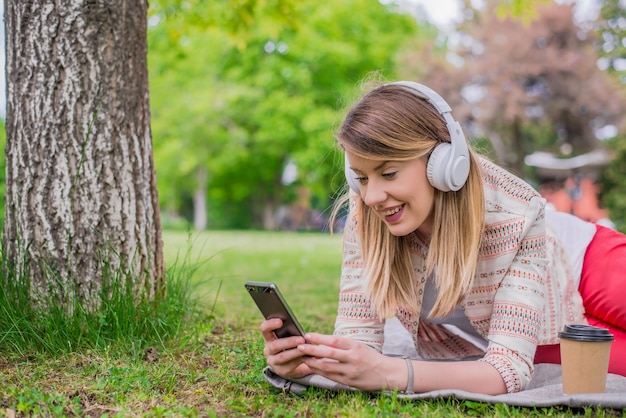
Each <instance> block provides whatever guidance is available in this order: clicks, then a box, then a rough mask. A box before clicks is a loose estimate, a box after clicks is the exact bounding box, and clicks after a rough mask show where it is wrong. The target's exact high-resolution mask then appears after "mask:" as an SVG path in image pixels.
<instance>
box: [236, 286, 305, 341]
mask: <svg viewBox="0 0 626 418" xmlns="http://www.w3.org/2000/svg"><path fill="white" fill-rule="evenodd" d="M245 286H246V290H247V291H248V294H249V295H250V296H251V297H252V299H253V300H254V302H255V303H256V306H257V307H258V308H259V310H260V311H261V313H262V314H263V316H264V317H265V319H270V318H280V319H281V320H282V321H283V326H282V327H280V328H279V329H277V330H274V334H276V336H277V337H278V338H284V337H292V336H298V335H300V336H304V331H303V330H302V327H301V326H300V323H299V322H298V320H297V319H296V317H295V315H294V314H293V312H291V309H289V305H287V302H286V301H285V298H283V295H282V294H281V293H280V291H279V290H278V286H276V284H275V283H271V282H246V284H245Z"/></svg>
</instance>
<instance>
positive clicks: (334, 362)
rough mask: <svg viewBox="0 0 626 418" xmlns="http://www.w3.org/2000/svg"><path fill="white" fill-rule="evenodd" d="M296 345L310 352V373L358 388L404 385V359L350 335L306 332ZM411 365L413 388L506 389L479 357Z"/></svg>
mask: <svg viewBox="0 0 626 418" xmlns="http://www.w3.org/2000/svg"><path fill="white" fill-rule="evenodd" d="M306 339H307V342H309V343H310V344H301V345H299V346H298V350H300V351H301V352H302V353H303V354H305V355H307V356H309V357H307V358H306V359H305V360H304V363H305V364H306V365H307V366H308V367H309V369H310V370H311V371H312V372H313V373H317V374H320V375H323V376H325V377H327V378H329V379H331V380H334V381H336V382H340V383H343V384H346V385H349V386H352V387H355V388H358V389H361V390H370V391H371V390H395V389H397V390H400V391H405V390H406V389H407V382H408V380H409V379H408V376H409V371H408V367H407V363H406V360H405V359H402V358H397V357H386V356H383V355H382V354H380V353H378V352H377V351H375V350H372V349H370V348H369V347H367V346H365V345H363V344H361V343H359V342H358V341H354V340H351V339H349V338H341V337H337V336H330V335H322V334H315V333H309V334H307V335H306ZM412 365H413V376H414V378H413V391H414V392H418V393H419V392H429V391H432V390H439V389H460V390H465V391H468V392H475V393H484V394H489V395H497V394H502V393H506V392H507V388H506V385H505V384H504V381H503V380H502V377H501V376H500V373H498V371H497V370H496V369H495V368H494V367H493V366H491V365H490V364H488V363H485V362H479V361H458V362H457V361H446V362H443V361H417V360H412Z"/></svg>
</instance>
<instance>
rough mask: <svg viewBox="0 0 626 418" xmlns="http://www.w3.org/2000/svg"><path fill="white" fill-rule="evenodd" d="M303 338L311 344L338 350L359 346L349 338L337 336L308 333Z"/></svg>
mask: <svg viewBox="0 0 626 418" xmlns="http://www.w3.org/2000/svg"><path fill="white" fill-rule="evenodd" d="M304 338H305V339H306V340H307V342H309V343H311V344H317V345H325V346H328V347H334V348H337V349H340V350H350V349H351V348H354V346H355V344H359V343H358V342H356V341H354V340H351V339H350V338H345V337H339V336H337V335H325V334H318V333H316V332H308V333H307V334H306V335H305V336H304Z"/></svg>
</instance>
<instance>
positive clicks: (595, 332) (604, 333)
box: [559, 324, 614, 341]
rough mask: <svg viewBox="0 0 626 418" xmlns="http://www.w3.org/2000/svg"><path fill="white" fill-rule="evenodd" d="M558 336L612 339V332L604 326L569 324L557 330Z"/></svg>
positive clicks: (597, 339)
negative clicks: (559, 330)
mask: <svg viewBox="0 0 626 418" xmlns="http://www.w3.org/2000/svg"><path fill="white" fill-rule="evenodd" d="M559 338H564V339H566V340H575V341H613V339H614V337H613V334H611V333H610V332H609V330H608V329H606V328H600V327H594V326H592V325H583V324H570V325H565V326H564V327H563V331H562V332H559Z"/></svg>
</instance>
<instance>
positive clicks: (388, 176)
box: [383, 171, 398, 179]
mask: <svg viewBox="0 0 626 418" xmlns="http://www.w3.org/2000/svg"><path fill="white" fill-rule="evenodd" d="M396 174H398V172H397V171H393V172H391V173H383V177H384V178H386V179H392V178H394V177H395V176H396Z"/></svg>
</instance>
